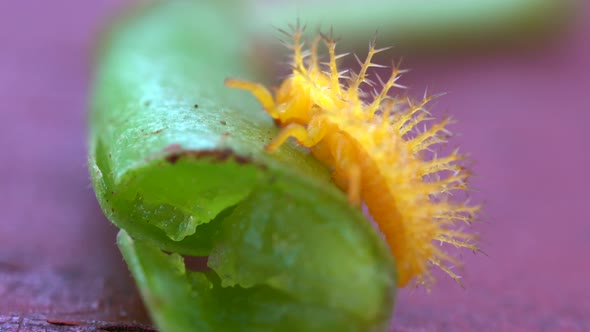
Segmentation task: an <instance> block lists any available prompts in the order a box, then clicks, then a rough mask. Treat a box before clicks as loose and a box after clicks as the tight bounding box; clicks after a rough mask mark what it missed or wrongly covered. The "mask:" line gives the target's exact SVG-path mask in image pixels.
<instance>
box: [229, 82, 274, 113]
mask: <svg viewBox="0 0 590 332" xmlns="http://www.w3.org/2000/svg"><path fill="white" fill-rule="evenodd" d="M225 86H227V87H230V88H235V89H242V90H247V91H250V93H252V94H253V95H254V97H256V99H258V101H259V102H260V104H262V107H264V109H265V110H266V111H267V112H268V113H269V114H270V116H272V117H273V118H275V119H276V118H278V113H277V111H276V104H275V101H274V98H273V96H272V94H271V93H270V91H268V89H267V88H265V87H264V85H262V84H259V83H254V82H250V81H244V80H239V79H235V78H228V79H226V80H225Z"/></svg>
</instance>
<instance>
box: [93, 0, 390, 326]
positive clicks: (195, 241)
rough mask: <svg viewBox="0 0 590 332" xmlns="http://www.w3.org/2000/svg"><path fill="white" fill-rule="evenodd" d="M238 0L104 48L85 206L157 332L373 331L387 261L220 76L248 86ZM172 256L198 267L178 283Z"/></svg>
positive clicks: (145, 25) (382, 322) (164, 7)
mask: <svg viewBox="0 0 590 332" xmlns="http://www.w3.org/2000/svg"><path fill="white" fill-rule="evenodd" d="M240 12H241V8H240V7H239V2H236V3H234V2H231V1H221V2H214V1H210V2H207V1H194V2H190V1H177V2H163V3H160V4H158V5H153V6H146V7H145V8H142V9H141V10H138V11H137V12H134V13H131V14H129V15H127V16H126V17H124V18H122V19H120V20H118V21H117V22H116V23H115V24H114V25H113V26H112V28H111V29H110V30H109V31H108V33H106V34H105V35H104V37H103V39H102V42H101V45H100V49H99V52H98V56H97V62H96V73H95V81H94V88H93V95H92V99H91V106H90V116H89V119H90V135H89V159H88V164H89V169H90V174H91V178H92V183H93V186H94V189H95V191H96V195H97V198H98V201H99V203H100V205H101V207H102V209H103V211H104V213H105V215H106V216H107V217H108V219H109V220H111V221H112V222H113V223H114V224H115V225H117V226H118V227H119V228H120V229H121V231H120V233H119V236H118V244H119V247H120V249H121V251H122V253H123V256H124V258H125V260H126V262H127V263H128V266H129V268H130V270H131V272H132V274H133V276H134V278H135V280H136V282H137V284H138V287H139V289H140V291H141V294H142V296H143V299H144V301H145V303H146V305H147V307H148V309H149V312H150V314H151V316H152V318H153V320H154V322H155V324H156V325H157V327H158V328H159V329H161V330H162V331H385V330H387V327H388V325H389V320H390V318H391V314H392V311H393V305H394V297H395V276H396V274H395V264H394V262H393V259H392V257H391V256H390V254H389V250H387V248H386V246H385V244H384V242H383V240H382V239H381V238H380V236H379V235H378V234H377V232H376V231H375V230H374V229H373V227H372V226H371V225H370V223H368V222H367V220H366V219H365V218H364V216H363V215H362V213H361V211H359V210H358V208H356V207H353V206H351V205H349V204H348V202H347V200H346V197H345V195H344V194H343V193H341V192H340V191H339V190H338V189H336V188H335V187H334V186H333V184H332V183H331V182H330V178H329V172H328V170H327V169H325V168H324V167H323V166H322V165H320V164H318V163H317V162H316V161H315V160H313V158H311V157H310V156H309V155H308V153H307V152H306V151H303V150H301V149H299V148H297V147H296V146H287V147H285V148H282V149H281V150H280V151H278V152H277V153H273V154H268V153H266V152H265V151H264V146H265V144H266V143H268V142H269V141H270V140H271V139H272V138H273V137H274V135H275V134H276V132H277V129H276V128H275V126H274V124H273V122H272V121H271V120H270V119H269V118H268V117H267V116H266V115H265V114H264V113H263V112H262V111H261V110H260V109H259V106H258V105H257V103H256V101H255V100H254V99H253V98H252V97H251V96H250V95H249V94H248V93H245V92H240V91H236V90H232V89H228V88H226V87H224V85H223V81H224V79H225V78H227V77H230V76H233V77H240V78H249V79H256V78H257V77H256V73H254V72H252V70H251V65H250V63H249V61H248V60H247V58H246V57H245V56H244V54H247V53H248V51H249V47H250V46H249V43H248V40H249V38H248V35H247V31H248V29H247V26H249V23H248V22H245V21H244V20H243V19H241V15H240ZM183 256H208V257H209V258H208V266H209V268H210V270H209V271H205V272H203V271H191V270H190V269H188V268H187V267H186V266H185V264H184V262H183Z"/></svg>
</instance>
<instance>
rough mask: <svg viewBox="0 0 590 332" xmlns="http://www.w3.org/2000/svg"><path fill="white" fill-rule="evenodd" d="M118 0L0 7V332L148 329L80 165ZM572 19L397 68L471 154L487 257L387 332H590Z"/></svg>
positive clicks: (588, 243) (412, 305) (407, 300)
mask: <svg viewBox="0 0 590 332" xmlns="http://www.w3.org/2000/svg"><path fill="white" fill-rule="evenodd" d="M119 5H120V3H119V2H117V1H115V0H102V1H92V2H91V1H75V0H59V1H57V0H54V1H34V0H21V1H1V2H0V41H1V45H2V46H1V52H0V101H1V105H2V110H1V111H0V144H1V147H2V152H3V153H2V155H1V156H0V211H2V220H1V223H0V330H3V329H5V330H13V329H17V328H18V327H19V326H23V327H27V329H25V328H23V330H40V331H44V330H55V331H59V330H71V329H81V330H82V329H84V328H86V329H103V330H109V329H110V330H113V329H114V327H113V326H116V324H123V325H124V326H123V327H121V326H119V327H121V328H127V329H128V330H136V331H137V330H142V329H148V328H147V327H146V326H145V325H141V324H149V320H148V319H147V317H146V315H145V311H144V309H143V307H142V305H141V301H140V300H139V298H138V296H137V292H136V290H135V287H134V286H133V283H132V281H131V280H130V278H129V273H128V272H127V269H126V267H125V265H124V264H123V263H122V261H121V258H120V255H119V253H118V250H117V248H116V246H115V233H116V230H115V228H114V227H113V226H111V225H110V224H109V223H108V222H107V220H105V219H104V217H103V216H102V214H101V212H100V210H99V208H98V206H97V203H96V201H95V199H94V195H93V192H92V189H91V187H90V181H89V179H88V175H87V171H86V167H85V144H84V142H85V110H86V100H87V94H88V82H89V77H90V60H89V59H90V54H91V50H92V36H93V35H94V34H95V32H96V29H97V28H98V27H99V26H100V24H101V23H103V22H104V20H105V19H106V18H107V17H108V15H109V14H112V13H113V12H114V11H115V10H116V8H117V7H118V6H119ZM586 7H588V6H586ZM585 12H586V13H588V12H589V11H588V10H585ZM586 16H587V15H586ZM583 18H584V19H582V20H580V23H578V24H577V26H576V28H575V29H574V31H573V32H572V33H571V34H569V35H566V36H564V37H563V40H560V41H558V42H557V43H554V44H552V45H551V46H550V47H548V48H546V49H544V50H537V51H531V52H526V53H519V54H515V53H511V54H504V55H502V54H498V55H494V56H488V57H482V56H478V57H469V56H464V57H457V58H452V59H449V58H446V59H441V60H434V59H433V58H429V59H428V60H424V59H423V60H414V61H411V60H410V61H407V62H406V65H407V66H408V67H411V68H413V71H412V73H410V74H408V75H406V76H405V77H404V78H403V79H402V80H403V82H404V83H405V84H408V85H410V86H412V87H413V89H416V90H423V89H424V88H425V87H426V86H428V87H429V89H430V91H435V92H441V91H447V92H450V94H448V95H447V96H445V97H444V98H442V99H440V101H439V102H438V104H437V107H436V108H435V113H437V114H441V113H444V111H445V110H448V113H450V114H452V115H454V117H455V118H456V119H458V120H459V123H458V124H457V125H455V126H454V130H455V131H456V132H460V133H461V134H462V135H461V136H460V137H458V138H457V139H456V140H455V143H457V144H459V145H461V146H462V147H463V150H464V151H468V152H470V153H471V156H472V158H473V159H474V160H475V161H476V164H475V172H476V173H477V175H478V176H477V177H476V178H475V179H474V181H473V183H474V186H475V187H476V188H477V189H478V190H479V192H478V193H476V195H475V196H476V197H477V199H480V200H484V201H485V202H486V203H485V215H484V220H485V223H483V224H481V225H478V226H477V229H478V230H479V231H480V233H482V241H483V243H482V247H483V249H484V250H485V251H486V252H487V253H488V256H484V255H471V254H470V253H468V254H465V255H464V258H465V261H466V264H465V265H466V269H465V271H464V273H463V276H464V283H465V285H466V289H462V288H460V287H458V286H457V285H455V284H454V283H453V282H451V281H449V280H448V278H445V277H444V276H442V275H438V277H439V283H438V284H437V285H436V286H435V287H434V288H433V290H432V292H431V293H430V294H427V293H426V292H424V291H423V290H415V291H414V290H404V291H402V294H401V295H400V297H399V300H398V306H397V309H396V313H395V321H394V327H393V329H394V330H395V331H434V330H490V331H502V330H505V331H524V330H530V331H537V330H540V331H583V330H590V318H589V317H590V284H589V282H588V280H590V263H589V261H590V260H589V259H588V258H587V253H588V252H590V212H589V211H590V209H588V208H587V204H588V203H587V202H586V201H587V199H588V198H590V195H589V194H588V185H589V184H590V183H589V181H588V180H587V175H586V174H587V171H586V169H587V168H588V167H590V157H589V156H590V154H589V153H588V150H589V147H588V143H589V140H588V138H587V134H586V133H585V127H587V126H588V124H589V123H590V102H589V101H588V100H589V98H588V92H587V89H588V87H590V62H589V59H590V42H589V41H588V37H590V25H589V24H588V21H587V20H585V18H586V17H583ZM94 320H98V322H93V321H94ZM60 322H61V323H62V325H59V324H56V323H60ZM64 324H65V325H64ZM68 324H69V325H72V324H73V325H78V326H77V327H76V326H67V325H68ZM137 324H140V325H137ZM148 330H149V329H148Z"/></svg>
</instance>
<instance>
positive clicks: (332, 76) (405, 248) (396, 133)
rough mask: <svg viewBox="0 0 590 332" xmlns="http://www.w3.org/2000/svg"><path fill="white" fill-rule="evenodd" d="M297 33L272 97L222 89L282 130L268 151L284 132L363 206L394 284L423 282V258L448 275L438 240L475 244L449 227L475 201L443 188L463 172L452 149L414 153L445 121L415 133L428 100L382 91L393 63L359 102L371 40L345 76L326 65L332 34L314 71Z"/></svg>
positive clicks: (251, 86) (439, 137) (249, 85)
mask: <svg viewBox="0 0 590 332" xmlns="http://www.w3.org/2000/svg"><path fill="white" fill-rule="evenodd" d="M301 35H302V31H301V29H299V28H298V27H297V28H294V29H293V34H292V38H293V40H294V43H293V46H292V48H293V51H294V59H293V72H292V74H291V75H290V76H289V77H288V78H286V79H285V80H284V81H283V82H282V84H281V85H280V87H279V88H278V89H277V90H276V93H275V96H274V97H273V96H272V94H271V93H270V92H269V91H268V90H267V89H266V88H264V87H263V86H262V85H260V84H257V83H253V82H247V81H241V80H237V79H228V80H226V85H227V86H229V87H235V88H240V89H245V90H249V91H250V92H252V93H253V94H254V96H256V97H257V99H258V100H259V101H260V102H261V104H262V105H263V107H264V108H265V110H266V111H267V112H268V113H269V114H270V115H271V116H272V117H273V118H274V119H275V121H276V122H277V123H278V124H279V125H280V126H281V127H283V129H282V131H281V132H280V133H279V134H278V135H277V136H276V137H275V139H274V140H273V141H272V142H271V143H270V144H268V145H267V147H266V149H267V150H268V151H273V150H275V149H277V148H279V147H280V146H281V145H282V144H283V143H285V141H286V140H287V139H288V138H289V137H294V138H295V139H297V141H299V143H300V144H302V145H304V146H306V147H309V148H310V149H311V152H312V153H313V155H314V156H315V157H316V158H317V159H318V160H320V161H321V162H322V163H324V164H326V165H327V166H328V167H330V168H331V169H332V171H333V179H334V181H335V183H336V184H337V185H338V186H339V187H340V188H342V189H343V190H344V191H346V192H347V193H348V197H349V200H350V202H351V203H352V204H355V205H359V206H360V204H361V203H362V202H364V203H365V204H366V205H367V207H368V209H369V212H370V214H371V216H372V217H373V219H374V220H375V221H376V223H377V224H378V226H379V228H380V230H381V231H382V232H383V234H384V237H385V239H386V241H387V243H388V244H389V246H390V249H391V252H392V254H393V256H394V257H395V260H396V265H397V270H398V286H404V285H406V284H407V283H408V282H409V281H410V280H412V279H413V278H416V281H418V282H419V283H429V282H430V281H432V276H431V274H430V269H429V268H430V265H435V266H438V267H440V268H441V269H443V270H444V271H445V272H447V273H448V274H449V275H450V276H451V277H453V278H454V279H455V280H457V279H458V276H457V275H456V274H455V273H454V272H452V271H451V269H450V267H449V265H450V264H458V262H457V261H456V260H455V259H454V258H453V257H451V256H449V255H447V254H446V253H445V252H443V250H442V249H443V248H442V246H441V244H444V243H446V244H448V245H452V246H454V247H463V248H469V249H472V250H477V248H476V246H475V245H474V244H472V240H473V238H472V236H471V235H469V234H467V233H464V232H462V231H461V230H459V229H457V227H456V226H455V224H457V223H460V222H470V221H471V220H472V218H473V214H474V213H475V211H476V210H477V207H470V206H468V205H466V204H463V203H457V202H452V201H451V200H449V199H448V195H449V193H450V192H451V191H453V190H465V189H466V184H465V182H466V180H467V177H468V174H467V172H465V170H464V169H463V168H462V167H460V166H459V165H458V164H457V162H458V161H459V160H461V159H462V156H461V155H459V154H457V153H456V152H454V153H452V154H451V155H449V156H446V157H440V158H439V157H435V158H429V159H427V158H424V157H423V151H425V150H427V149H429V148H430V147H431V146H432V145H433V144H436V143H440V142H442V141H443V139H444V135H445V132H446V129H445V126H446V124H447V123H448V120H443V121H442V122H440V123H438V124H435V125H432V126H431V127H430V128H429V129H426V130H424V131H422V132H417V130H418V129H417V125H418V124H421V123H422V122H423V121H426V120H429V119H430V118H429V113H428V112H427V111H426V109H425V107H426V104H427V103H428V102H429V101H430V100H431V99H432V97H425V98H424V99H423V100H421V101H417V102H414V101H412V100H411V99H409V98H394V97H391V96H388V92H389V90H390V89H391V88H393V87H401V86H398V85H397V83H396V81H397V79H398V78H399V74H400V73H401V71H400V70H399V68H398V67H397V66H394V68H393V70H392V74H391V76H390V77H389V79H388V80H387V81H386V82H381V83H382V89H381V90H380V92H375V94H374V95H373V98H372V100H371V101H370V102H367V101H365V99H364V95H363V93H362V92H360V91H361V90H360V89H359V86H360V85H361V84H363V83H366V84H370V83H371V82H370V81H369V80H368V79H367V70H368V69H369V68H370V67H373V66H377V65H375V64H373V63H372V62H371V59H372V57H373V55H374V54H376V53H378V52H379V51H381V50H378V49H376V48H375V41H374V40H373V42H372V43H371V45H370V48H369V53H368V55H367V58H366V60H365V61H364V62H363V63H362V64H361V69H360V71H359V72H358V73H356V74H355V73H349V75H350V76H349V77H345V76H344V74H343V73H340V72H339V69H338V67H337V64H336V60H337V58H338V57H337V56H336V54H335V41H334V39H333V38H331V37H327V36H324V35H322V38H323V40H324V43H325V45H326V46H327V48H328V52H329V62H328V63H327V64H326V66H327V68H321V67H320V64H319V60H318V45H319V42H320V38H316V39H315V40H314V41H313V43H312V44H311V47H310V50H309V52H308V53H309V59H307V58H306V56H304V51H303V43H302V42H301V40H300V39H301ZM325 69H327V70H325ZM343 81H347V83H346V84H344V83H343Z"/></svg>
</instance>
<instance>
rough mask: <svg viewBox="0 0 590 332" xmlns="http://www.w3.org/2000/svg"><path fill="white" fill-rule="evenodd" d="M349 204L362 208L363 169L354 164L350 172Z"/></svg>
mask: <svg viewBox="0 0 590 332" xmlns="http://www.w3.org/2000/svg"><path fill="white" fill-rule="evenodd" d="M348 202H350V204H352V205H354V206H361V202H362V199H361V167H360V166H359V165H358V164H353V165H351V166H350V168H349V170H348Z"/></svg>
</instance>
